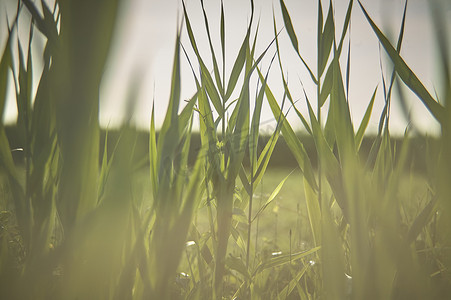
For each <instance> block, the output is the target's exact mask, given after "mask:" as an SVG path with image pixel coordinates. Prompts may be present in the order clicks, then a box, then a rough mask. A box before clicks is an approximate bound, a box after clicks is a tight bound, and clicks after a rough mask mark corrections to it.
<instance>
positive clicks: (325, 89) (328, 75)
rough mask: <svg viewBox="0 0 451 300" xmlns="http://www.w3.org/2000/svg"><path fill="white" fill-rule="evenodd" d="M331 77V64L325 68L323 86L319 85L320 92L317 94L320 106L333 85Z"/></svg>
mask: <svg viewBox="0 0 451 300" xmlns="http://www.w3.org/2000/svg"><path fill="white" fill-rule="evenodd" d="M333 78H334V72H333V66H332V65H330V66H329V68H328V69H327V72H326V76H325V77H324V82H323V86H322V87H321V92H320V95H319V106H320V107H323V105H324V103H325V102H326V99H327V97H328V96H329V95H330V91H331V90H332V85H333Z"/></svg>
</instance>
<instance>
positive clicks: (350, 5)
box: [337, 0, 354, 56]
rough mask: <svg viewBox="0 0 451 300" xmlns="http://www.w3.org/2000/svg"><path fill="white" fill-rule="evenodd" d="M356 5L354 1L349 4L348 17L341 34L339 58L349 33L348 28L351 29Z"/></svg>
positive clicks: (351, 0) (338, 50)
mask: <svg viewBox="0 0 451 300" xmlns="http://www.w3.org/2000/svg"><path fill="white" fill-rule="evenodd" d="M353 4H354V0H350V1H349V4H348V9H347V10H346V17H345V22H344V24H343V30H342V33H341V38H340V43H339V45H338V49H337V52H338V56H340V54H341V49H343V42H344V39H345V36H346V33H347V32H348V28H349V22H350V20H351V12H352V5H353Z"/></svg>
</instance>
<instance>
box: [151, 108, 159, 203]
mask: <svg viewBox="0 0 451 300" xmlns="http://www.w3.org/2000/svg"><path fill="white" fill-rule="evenodd" d="M157 156H158V154H157V138H156V131H155V106H154V104H153V103H152V117H151V120H150V132H149V161H150V182H151V186H152V193H153V197H154V199H155V198H156V196H157V192H158V163H157Z"/></svg>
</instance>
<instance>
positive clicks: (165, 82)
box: [2, 0, 451, 133]
mask: <svg viewBox="0 0 451 300" xmlns="http://www.w3.org/2000/svg"><path fill="white" fill-rule="evenodd" d="M204 2H205V6H206V10H207V14H208V17H209V21H210V26H211V27H210V30H211V33H212V35H213V43H214V47H215V50H216V54H217V55H218V60H219V61H221V59H220V39H219V12H220V1H219V0H205V1H204ZM445 2H446V1H445ZM254 3H255V14H256V17H257V19H258V18H260V29H259V36H258V38H257V50H256V52H257V55H259V54H260V53H261V52H262V51H263V50H264V49H265V48H266V46H267V45H268V44H269V43H270V42H271V40H272V39H273V27H272V14H273V7H274V12H275V17H276V21H277V26H278V29H279V30H280V29H281V28H282V27H283V19H282V17H281V13H280V5H279V1H278V0H255V2H254ZM285 3H286V5H287V8H288V10H289V12H290V14H291V18H292V21H293V25H294V27H295V31H296V34H297V37H298V41H299V46H300V51H301V54H302V55H303V56H304V59H305V60H306V61H307V63H308V64H309V65H310V67H311V69H312V71H313V72H314V73H316V27H317V25H316V22H317V20H316V19H317V1H314V0H286V1H285ZM328 3H329V1H323V9H324V19H325V18H326V15H327V8H328ZM333 3H334V7H335V20H336V26H337V28H336V30H337V37H339V35H341V29H342V24H343V21H344V16H345V13H346V7H347V3H348V0H334V1H333ZM362 3H363V5H364V6H365V8H366V9H367V11H368V13H369V14H370V16H371V17H372V18H373V20H374V21H375V22H376V24H378V25H379V27H380V28H382V29H383V31H384V32H391V33H392V36H395V37H396V36H397V34H398V31H399V26H400V22H401V19H402V10H403V6H404V1H401V0H362ZM186 5H187V10H188V14H189V16H190V20H191V23H192V25H193V30H194V34H195V37H196V40H197V42H198V43H199V48H200V49H201V54H202V55H203V57H204V60H205V61H206V62H207V66H208V67H210V68H211V69H212V64H211V59H210V54H209V48H208V44H207V38H206V32H205V29H204V27H203V17H202V11H201V8H200V1H199V0H186ZM224 6H225V16H226V48H227V49H226V70H227V71H226V77H227V78H228V76H229V74H230V70H231V68H232V65H233V62H234V60H235V58H236V55H237V52H238V50H239V48H240V44H241V42H242V39H243V38H244V36H245V33H246V27H247V24H248V20H249V17H250V4H249V1H245V0H224ZM450 6H451V5H447V15H448V16H449V17H448V19H451V13H450V12H451V10H450ZM181 16H182V9H181V1H180V0H128V1H124V3H123V7H122V9H121V12H120V22H119V24H118V27H117V29H118V30H117V31H116V36H115V40H114V48H113V51H112V52H111V53H110V57H109V65H108V68H107V71H106V73H105V77H104V79H103V82H102V87H101V90H100V97H101V99H100V101H101V102H100V105H101V112H100V122H101V124H102V125H103V126H109V127H114V126H116V125H117V124H119V123H120V122H121V120H122V117H123V110H124V109H125V99H126V98H127V97H126V96H127V88H128V87H129V86H130V84H131V82H133V80H135V79H136V78H139V80H140V81H141V87H140V90H139V93H138V99H137V105H136V110H135V114H134V119H135V123H136V124H137V126H138V127H141V128H148V127H149V122H150V115H151V107H152V101H153V100H154V101H155V109H156V121H157V127H158V125H159V124H161V122H162V120H163V118H164V114H165V110H166V106H167V102H168V98H169V88H170V78H171V71H172V60H173V53H174V47H175V38H176V30H177V24H178V23H179V21H180V19H181ZM257 19H256V20H257ZM254 24H255V23H254ZM448 25H449V23H448ZM448 27H449V26H448ZM254 29H255V27H254ZM182 31H183V34H182V43H183V44H184V46H185V48H186V49H191V46H190V44H189V40H188V38H187V36H186V33H185V28H183V30H182ZM254 32H255V30H254ZM432 32H433V31H432V25H431V21H430V14H429V8H428V5H427V1H424V0H410V1H409V3H408V10H407V20H406V29H405V36H404V42H403V46H402V51H401V55H402V56H403V58H404V59H405V61H406V63H407V64H408V65H409V66H410V67H411V68H412V70H413V71H414V72H415V73H416V74H417V75H418V77H419V78H420V80H421V81H422V82H423V83H424V84H425V86H426V87H427V89H428V90H429V91H430V93H431V94H432V95H434V94H435V92H434V87H435V88H436V89H437V90H438V91H439V87H438V86H437V83H436V82H438V81H437V78H438V73H437V72H436V70H438V62H437V61H436V60H435V59H434V57H435V56H436V53H435V51H436V50H435V48H434V43H435V41H434V37H433V34H432ZM348 34H349V33H348ZM448 34H451V30H448ZM350 36H351V77H350V95H349V99H350V106H351V113H352V117H353V121H354V123H355V126H358V124H359V123H360V120H361V118H362V116H363V114H364V111H365V109H366V106H367V104H368V102H369V100H370V98H371V95H372V93H373V90H374V88H375V87H376V86H377V85H379V88H378V93H377V98H376V103H375V105H374V109H373V116H372V118H371V121H370V130H372V131H373V132H374V130H375V129H376V127H377V124H378V121H379V116H380V113H381V110H382V107H383V101H384V100H383V89H382V80H381V69H380V64H379V54H380V53H382V55H383V56H382V57H383V62H384V63H383V68H384V72H385V76H386V80H387V81H388V80H389V76H390V72H391V70H390V66H389V64H387V59H386V56H385V53H384V50H383V48H380V49H379V44H378V41H377V39H376V37H375V35H374V33H373V31H372V30H371V28H370V26H369V24H368V23H367V22H366V20H365V19H364V16H363V13H362V11H361V9H360V7H359V6H358V3H357V1H355V2H354V7H353V13H352V19H351V32H350ZM348 37H349V36H348ZM348 37H347V38H346V42H345V45H346V47H344V49H343V54H346V53H347V52H346V51H347V48H348V47H347V42H348ZM280 47H281V56H282V63H283V65H284V72H285V74H286V75H287V76H288V78H289V86H290V89H291V92H292V94H293V97H294V99H295V100H299V101H298V102H297V104H296V105H297V108H298V109H299V110H300V111H301V112H303V113H304V114H305V116H306V117H307V116H308V114H307V109H306V104H305V100H304V97H303V93H302V89H301V86H300V84H299V79H300V80H301V81H302V82H303V84H304V86H305V88H306V92H307V94H308V96H309V98H310V100H311V101H312V102H313V103H312V104H315V103H316V88H315V87H314V85H313V83H312V82H311V79H310V77H309V76H308V74H307V72H306V70H305V68H304V67H303V65H302V63H301V62H300V60H299V59H298V58H297V55H296V54H295V52H294V50H293V48H292V46H291V43H290V41H289V38H288V35H287V34H286V32H282V34H281V35H280ZM2 49H3V47H2ZM274 52H275V47H272V48H271V49H270V51H269V52H268V55H267V59H266V60H264V61H263V63H262V67H263V70H266V69H267V67H268V62H269V59H270V58H271V57H272V55H273V54H274ZM189 53H190V59H191V61H192V62H195V61H196V59H195V56H194V55H193V52H192V51H189ZM342 57H343V58H346V55H342ZM342 63H343V66H344V63H345V60H342ZM220 67H221V66H220ZM343 70H344V68H343ZM196 71H197V70H196ZM137 74H138V75H137ZM280 78H281V76H280V71H279V69H278V67H277V64H274V65H273V68H272V69H271V72H270V78H269V85H270V87H271V89H272V90H273V92H274V94H275V95H276V98H278V99H280V101H281V100H282V96H283V88H282V84H281V79H280ZM434 82H435V83H434ZM434 84H435V86H434ZM194 92H195V84H194V80H193V76H192V73H191V70H190V68H189V66H188V63H187V61H186V59H185V58H184V57H182V99H187V98H190V97H191V96H192V95H193V94H194ZM238 92H239V91H238V90H237V93H238ZM254 94H255V87H254V89H253V90H251V95H254ZM406 95H407V96H408V102H409V104H410V105H411V110H412V115H413V117H414V120H415V124H416V125H418V127H419V128H420V129H421V130H422V131H426V132H434V131H437V128H438V125H437V124H436V123H435V121H433V119H432V118H431V117H430V116H429V113H428V112H427V110H426V109H424V107H423V105H422V103H421V102H420V101H419V100H418V99H417V98H416V97H415V96H414V95H413V93H411V92H410V91H408V92H406ZM393 96H396V93H393ZM395 99H396V97H395V98H394V100H395ZM326 103H327V102H326ZM326 110H327V105H325V106H324V114H325V113H326ZM15 117H16V112H15V103H13V102H12V101H9V103H8V105H7V112H6V115H5V116H4V118H5V119H6V121H9V122H11V121H13V120H14V119H15ZM273 119H274V118H273V117H272V113H271V111H270V110H269V108H268V106H267V105H266V106H265V107H264V109H263V115H262V117H261V120H262V122H263V123H264V124H262V128H261V129H262V131H267V132H271V130H272V129H273V128H274V126H275V121H273V122H271V120H273ZM289 120H290V121H291V123H292V126H293V127H295V128H297V129H300V128H301V126H302V125H301V123H300V121H299V120H298V119H297V117H296V115H295V114H294V113H293V112H291V113H290V115H289ZM391 125H392V132H398V133H402V132H403V131H404V129H405V127H406V121H405V119H404V118H403V116H402V113H401V112H400V109H399V107H398V105H397V104H396V101H394V104H393V106H392V118H391Z"/></svg>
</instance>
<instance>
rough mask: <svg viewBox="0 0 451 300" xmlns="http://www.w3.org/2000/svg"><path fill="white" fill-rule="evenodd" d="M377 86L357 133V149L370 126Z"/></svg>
mask: <svg viewBox="0 0 451 300" xmlns="http://www.w3.org/2000/svg"><path fill="white" fill-rule="evenodd" d="M376 92H377V87H376V88H375V89H374V92H373V96H372V97H371V100H370V103H368V107H367V108H366V111H365V115H364V116H363V119H362V122H361V123H360V126H359V129H358V130H357V133H356V135H355V145H356V149H357V150H358V149H359V148H360V145H361V144H362V140H363V135H364V134H365V130H366V128H367V126H368V123H369V121H370V118H371V112H372V111H373V104H374V99H375V98H376Z"/></svg>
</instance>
